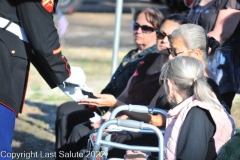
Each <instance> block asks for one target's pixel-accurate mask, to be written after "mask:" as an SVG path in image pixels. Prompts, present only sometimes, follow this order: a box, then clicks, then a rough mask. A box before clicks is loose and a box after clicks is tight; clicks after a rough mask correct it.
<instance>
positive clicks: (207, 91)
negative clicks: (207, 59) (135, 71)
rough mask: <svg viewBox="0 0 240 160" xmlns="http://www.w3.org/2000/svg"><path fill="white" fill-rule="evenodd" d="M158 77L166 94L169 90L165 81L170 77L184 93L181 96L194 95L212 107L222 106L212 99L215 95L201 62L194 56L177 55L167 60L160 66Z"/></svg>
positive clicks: (218, 107)
mask: <svg viewBox="0 0 240 160" xmlns="http://www.w3.org/2000/svg"><path fill="white" fill-rule="evenodd" d="M160 79H161V80H163V85H164V88H165V92H166V94H167V95H168V94H169V93H168V92H169V91H168V87H167V83H166V82H167V79H170V80H172V81H173V82H174V84H175V85H176V86H177V88H178V90H179V91H181V92H182V93H184V94H185V97H183V98H188V97H190V96H192V95H194V96H195V98H196V99H197V100H199V101H203V102H206V103H208V104H209V105H210V106H212V107H214V108H217V109H220V108H222V106H221V105H220V104H219V103H217V102H216V101H215V100H214V99H215V95H214V93H213V92H212V90H211V88H210V86H209V85H208V83H207V81H206V77H205V76H204V67H203V64H202V63H201V61H199V60H197V59H195V58H192V57H188V56H179V57H175V58H174V59H172V60H169V61H168V62H166V63H165V64H164V65H163V67H162V70H161V75H160Z"/></svg>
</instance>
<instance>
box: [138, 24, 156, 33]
mask: <svg viewBox="0 0 240 160" xmlns="http://www.w3.org/2000/svg"><path fill="white" fill-rule="evenodd" d="M139 28H141V30H142V32H143V33H147V34H149V33H152V32H154V31H156V29H155V28H153V27H150V26H147V25H142V26H140V25H139V24H138V23H137V22H134V23H133V30H134V31H137V30H138V29H139Z"/></svg>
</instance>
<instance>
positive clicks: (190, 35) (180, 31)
mask: <svg viewBox="0 0 240 160" xmlns="http://www.w3.org/2000/svg"><path fill="white" fill-rule="evenodd" d="M175 38H181V39H182V40H183V41H184V43H185V45H186V47H187V48H188V49H191V50H195V49H200V50H201V52H202V53H203V54H202V56H203V59H204V60H205V61H206V48H207V36H206V32H205V30H204V29H203V28H202V27H201V26H199V25H196V24H183V25H181V26H180V27H178V28H177V29H175V30H174V31H173V32H172V34H171V40H172V39H175Z"/></svg>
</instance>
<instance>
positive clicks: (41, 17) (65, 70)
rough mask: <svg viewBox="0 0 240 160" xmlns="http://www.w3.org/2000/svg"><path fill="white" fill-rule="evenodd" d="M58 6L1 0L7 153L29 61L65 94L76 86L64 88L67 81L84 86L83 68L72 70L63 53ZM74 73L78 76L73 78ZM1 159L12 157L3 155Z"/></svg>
mask: <svg viewBox="0 0 240 160" xmlns="http://www.w3.org/2000/svg"><path fill="white" fill-rule="evenodd" d="M56 5H57V2H56V1H54V0H52V1H46V2H44V3H43V2H42V1H28V0H18V1H15V0H4V1H0V51H1V54H0V68H1V71H0V76H1V80H0V84H1V87H0V128H1V129H0V141H1V142H0V151H5V152H6V153H7V154H8V155H11V154H10V153H12V147H11V143H12V138H13V133H14V125H15V118H16V117H17V116H18V114H19V113H22V110H23V104H24V100H25V99H24V98H25V93H26V88H27V81H28V73H29V68H30V62H31V63H32V64H33V65H34V66H35V67H36V69H37V70H38V72H39V73H40V75H41V76H42V77H43V78H44V80H45V81H46V82H47V84H48V85H49V86H50V87H51V88H55V87H57V86H58V87H60V88H61V89H64V90H63V91H64V92H65V93H66V92H69V89H73V87H70V86H68V87H62V86H63V83H65V82H67V83H68V84H71V85H72V86H74V85H75V86H76V83H75V82H77V83H78V82H79V87H80V88H81V89H82V86H83V85H84V84H83V83H84V78H85V74H84V72H83V71H82V70H81V68H80V67H79V68H76V67H75V68H74V69H75V71H77V72H74V73H73V72H72V69H73V67H71V71H70V65H69V64H68V61H67V59H66V57H65V56H63V55H62V52H61V45H60V43H59V35H58V33H57V29H56V28H55V26H54V22H53V14H54V11H55V7H56ZM43 21H44V23H43ZM79 71H80V72H79ZM75 73H77V74H78V75H77V77H78V79H75V78H74V77H75V76H76V74H75ZM81 76H82V77H81ZM72 80H74V83H71V81H72ZM79 91H80V92H78V93H79V94H75V92H74V93H73V94H71V95H69V96H70V97H72V96H74V97H76V98H77V99H81V98H82V97H83V94H82V92H81V90H79ZM66 94H67V93H66ZM72 98H73V97H72ZM73 99H74V98H73ZM0 159H1V160H2V159H4V160H9V159H12V157H11V156H7V157H2V156H0Z"/></svg>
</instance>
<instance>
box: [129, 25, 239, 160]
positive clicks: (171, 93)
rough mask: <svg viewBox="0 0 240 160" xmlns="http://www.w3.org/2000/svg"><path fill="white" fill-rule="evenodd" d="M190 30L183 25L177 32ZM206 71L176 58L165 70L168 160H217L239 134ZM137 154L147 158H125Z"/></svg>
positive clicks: (184, 58)
mask: <svg viewBox="0 0 240 160" xmlns="http://www.w3.org/2000/svg"><path fill="white" fill-rule="evenodd" d="M189 27H190V26H187V25H182V26H180V27H179V28H178V29H177V30H178V31H180V30H181V29H184V30H186V29H187V28H189ZM204 70H205V69H204V66H203V64H202V62H201V61H199V60H197V59H195V58H193V57H189V56H179V57H175V58H174V59H172V60H169V61H168V62H167V63H166V64H164V66H163V67H162V70H161V75H160V80H161V81H162V83H163V86H164V88H165V92H166V94H167V100H168V102H169V103H171V105H172V106H173V108H172V109H170V110H169V111H168V113H167V118H166V129H165V133H164V147H165V149H164V158H165V159H182V160H188V159H194V160H203V159H208V160H213V159H216V157H217V155H218V154H219V153H220V152H221V148H222V146H223V145H224V144H225V143H226V142H227V141H228V140H229V139H230V138H231V137H232V136H233V135H234V133H235V123H234V121H233V119H232V117H231V116H230V115H229V113H227V112H226V110H225V109H224V108H223V106H222V105H221V104H220V102H219V101H218V99H217V98H216V96H215V94H213V92H212V90H211V88H210V86H209V85H208V84H207V81H206V76H205V75H204ZM196 137H197V138H196ZM136 154H137V155H144V156H146V154H144V153H142V152H140V151H127V152H126V155H125V159H126V160H129V159H131V158H130V157H131V156H132V155H136ZM141 159H146V158H141ZM148 159H156V158H155V157H152V156H149V157H148Z"/></svg>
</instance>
